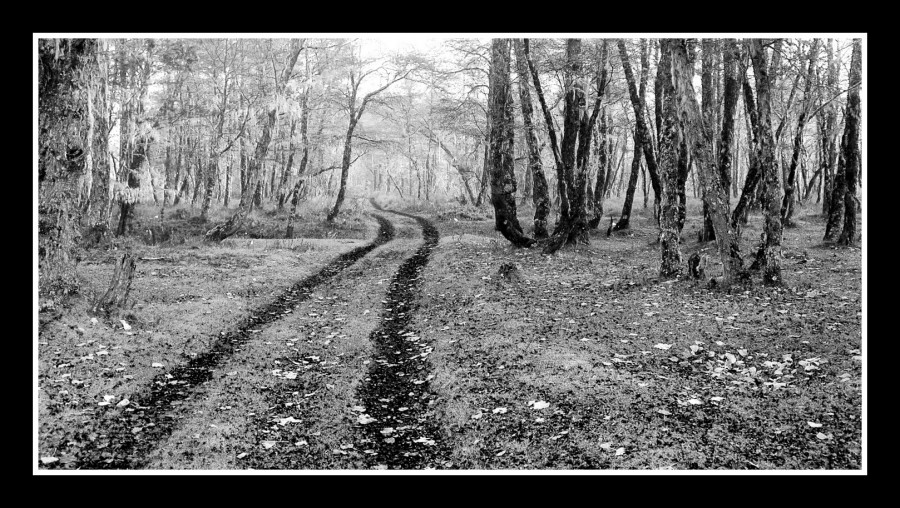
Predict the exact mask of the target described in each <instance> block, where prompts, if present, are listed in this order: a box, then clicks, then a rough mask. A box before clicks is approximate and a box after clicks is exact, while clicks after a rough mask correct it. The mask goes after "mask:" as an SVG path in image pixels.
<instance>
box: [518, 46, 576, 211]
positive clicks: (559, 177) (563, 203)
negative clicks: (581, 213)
mask: <svg viewBox="0 0 900 508" xmlns="http://www.w3.org/2000/svg"><path fill="white" fill-rule="evenodd" d="M523 44H524V47H523V50H524V52H525V60H526V61H527V62H528V69H529V71H531V79H532V81H533V82H534V92H535V93H536V94H537V98H538V103H539V104H540V105H541V111H542V112H543V113H544V125H546V127H547V135H548V137H549V138H550V149H551V151H552V152H553V162H554V163H555V166H554V167H555V168H556V187H557V198H558V199H559V214H560V217H563V216H568V214H569V198H568V196H567V195H566V189H565V185H566V179H565V176H564V174H563V173H564V170H563V162H562V157H561V155H560V152H559V143H558V142H557V140H556V128H555V127H554V125H553V116H552V115H551V114H550V108H548V107H547V101H546V100H545V99H544V89H543V87H541V80H540V78H539V77H538V72H537V68H536V67H535V66H534V62H533V61H532V59H531V54H530V53H529V44H528V39H524V41H523Z"/></svg>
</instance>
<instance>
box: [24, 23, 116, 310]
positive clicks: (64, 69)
mask: <svg viewBox="0 0 900 508" xmlns="http://www.w3.org/2000/svg"><path fill="white" fill-rule="evenodd" d="M97 73H98V70H97V41H96V40H93V39H38V94H39V95H38V126H39V131H38V157H39V158H38V271H39V274H40V277H39V278H38V290H39V291H38V292H39V295H40V296H41V297H46V298H54V297H57V296H64V295H68V294H71V293H74V292H76V291H77V290H78V283H77V280H76V277H75V267H76V264H77V258H76V256H75V249H76V244H77V243H78V239H79V236H80V235H79V231H78V227H79V225H80V219H81V216H80V215H81V210H80V209H79V208H78V206H77V198H78V182H79V179H80V178H81V177H82V176H83V174H84V172H85V164H86V161H85V153H86V152H90V151H92V149H91V145H92V144H94V143H95V140H94V139H91V138H90V137H89V136H88V133H89V131H90V130H89V128H88V123H89V121H90V120H89V118H88V116H87V115H85V114H83V113H82V112H84V111H89V110H90V109H89V106H88V104H89V102H90V100H91V96H92V94H91V93H90V92H89V91H88V90H91V89H96V75H97ZM94 131H95V132H96V129H94ZM95 146H96V145H95ZM103 153H105V152H103Z"/></svg>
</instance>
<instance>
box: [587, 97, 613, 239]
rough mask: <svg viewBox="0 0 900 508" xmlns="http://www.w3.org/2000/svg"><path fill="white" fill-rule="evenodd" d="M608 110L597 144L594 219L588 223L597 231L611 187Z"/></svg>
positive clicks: (603, 119) (602, 115) (603, 116)
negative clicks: (607, 188) (604, 199)
mask: <svg viewBox="0 0 900 508" xmlns="http://www.w3.org/2000/svg"><path fill="white" fill-rule="evenodd" d="M606 116H607V115H606V108H605V107H604V108H603V112H602V113H600V129H599V131H600V132H599V133H598V134H599V135H598V138H599V139H598V142H597V182H596V184H595V186H594V217H593V218H592V219H591V220H590V221H589V222H588V227H590V228H591V229H597V227H598V226H599V225H600V219H601V218H602V217H603V195H604V194H606V187H607V186H608V185H609V180H608V179H609V176H610V174H609V171H610V164H609V152H608V150H609V148H608V146H607V139H606V137H607V136H606V135H607V130H608V129H607V119H606Z"/></svg>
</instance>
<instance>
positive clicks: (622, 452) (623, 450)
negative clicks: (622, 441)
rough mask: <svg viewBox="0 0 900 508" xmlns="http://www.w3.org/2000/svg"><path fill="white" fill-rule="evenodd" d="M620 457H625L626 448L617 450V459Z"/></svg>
mask: <svg viewBox="0 0 900 508" xmlns="http://www.w3.org/2000/svg"><path fill="white" fill-rule="evenodd" d="M619 455H625V448H624V447H622V448H619V449H618V450H616V457H618V456H619Z"/></svg>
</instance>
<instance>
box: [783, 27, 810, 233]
mask: <svg viewBox="0 0 900 508" xmlns="http://www.w3.org/2000/svg"><path fill="white" fill-rule="evenodd" d="M818 44H819V40H818V39H813V42H812V46H810V48H809V56H808V58H807V62H806V84H805V85H804V89H803V107H802V108H801V110H800V115H799V117H798V118H797V133H796V134H795V135H794V149H793V151H792V153H791V165H790V169H789V170H788V175H787V181H786V182H785V185H784V199H783V201H782V203H781V224H782V227H784V226H792V225H793V221H792V220H791V219H792V217H793V215H794V192H795V188H796V180H797V163H798V162H799V160H800V149H801V148H802V147H803V128H804V127H806V115H807V113H808V112H809V108H810V106H811V105H812V81H813V72H814V71H815V62H816V51H817V50H818Z"/></svg>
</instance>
